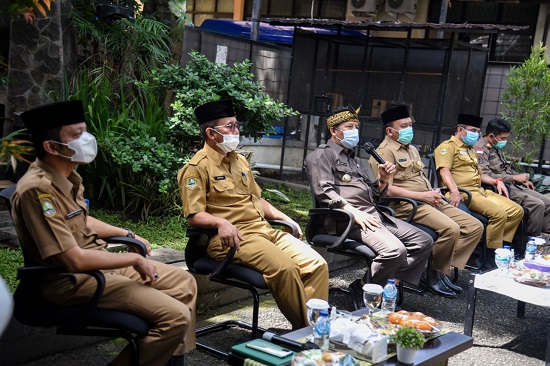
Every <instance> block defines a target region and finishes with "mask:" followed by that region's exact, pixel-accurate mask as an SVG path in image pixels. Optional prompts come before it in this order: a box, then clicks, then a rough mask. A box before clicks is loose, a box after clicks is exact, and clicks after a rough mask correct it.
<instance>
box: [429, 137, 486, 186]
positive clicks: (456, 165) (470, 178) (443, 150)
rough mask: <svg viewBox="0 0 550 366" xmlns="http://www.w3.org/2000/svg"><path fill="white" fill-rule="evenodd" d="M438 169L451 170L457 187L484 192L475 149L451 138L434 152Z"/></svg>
mask: <svg viewBox="0 0 550 366" xmlns="http://www.w3.org/2000/svg"><path fill="white" fill-rule="evenodd" d="M434 159H435V166H436V168H437V169H440V168H449V170H450V171H451V175H452V176H453V180H454V181H455V183H456V185H457V186H459V187H461V188H465V189H468V190H470V191H472V192H479V191H483V188H481V174H482V172H481V168H480V166H479V162H478V158H477V152H476V150H475V149H474V148H473V147H469V146H467V145H466V144H465V143H464V142H462V141H460V140H459V139H457V138H456V137H455V136H451V138H450V139H448V140H446V141H443V142H442V143H441V144H440V145H439V146H438V147H437V148H436V149H435V151H434Z"/></svg>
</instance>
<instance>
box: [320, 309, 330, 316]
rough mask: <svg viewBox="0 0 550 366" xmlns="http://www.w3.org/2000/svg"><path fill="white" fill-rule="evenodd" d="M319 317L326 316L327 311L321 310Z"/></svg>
mask: <svg viewBox="0 0 550 366" xmlns="http://www.w3.org/2000/svg"><path fill="white" fill-rule="evenodd" d="M319 315H321V316H328V311H326V310H321V311H320V312H319Z"/></svg>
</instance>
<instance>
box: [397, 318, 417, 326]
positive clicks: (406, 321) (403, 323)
mask: <svg viewBox="0 0 550 366" xmlns="http://www.w3.org/2000/svg"><path fill="white" fill-rule="evenodd" d="M399 325H400V326H402V327H413V326H414V322H413V321H412V320H410V319H408V318H407V319H401V321H400V322H399Z"/></svg>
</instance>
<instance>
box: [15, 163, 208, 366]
mask: <svg viewBox="0 0 550 366" xmlns="http://www.w3.org/2000/svg"><path fill="white" fill-rule="evenodd" d="M11 202H12V206H13V209H12V216H13V221H14V224H15V227H16V229H17V234H18V236H19V239H20V241H21V243H22V246H23V248H24V250H25V251H26V253H27V254H29V256H30V257H31V258H32V261H33V262H34V264H39V265H60V263H58V261H56V260H55V255H57V254H60V253H62V252H66V251H68V250H70V249H73V248H74V247H76V246H79V247H80V248H82V249H84V250H101V251H104V250H105V247H106V243H105V242H104V241H103V240H101V239H99V238H98V235H97V233H96V232H95V231H94V230H93V229H92V228H90V227H89V226H88V223H87V217H88V210H87V208H86V202H85V201H84V186H83V185H82V179H81V178H80V176H79V175H78V174H77V173H76V171H73V172H72V173H71V174H70V175H69V177H65V176H63V175H62V174H60V173H59V172H58V171H57V170H56V169H54V168H53V167H52V166H50V165H48V164H47V163H46V162H44V161H42V160H40V159H37V160H36V161H35V162H34V163H32V164H31V166H30V167H29V170H28V171H27V173H25V175H24V176H23V177H22V178H21V180H20V181H19V182H18V184H17V189H16V191H15V193H14V194H13V197H12V199H11ZM113 255H116V254H113ZM27 264H28V263H27ZM155 266H156V270H157V273H158V275H159V280H158V281H157V282H156V283H155V284H154V286H150V284H149V283H148V281H144V280H143V279H141V275H140V274H139V273H138V272H137V271H136V270H135V269H134V268H133V267H124V268H118V269H113V270H102V272H103V274H104V275H105V280H106V285H105V290H104V291H103V295H102V296H101V298H100V300H99V303H98V307H102V308H106V309H114V310H121V311H126V312H129V313H133V314H135V315H138V316H140V317H142V318H143V319H145V320H146V321H148V322H149V323H151V324H152V327H151V329H150V332H149V334H148V335H146V336H145V337H143V338H140V339H139V340H138V343H139V346H140V347H139V351H140V355H139V357H140V361H141V362H143V363H144V364H148V365H165V364H166V363H167V362H168V359H169V358H170V356H171V355H172V354H173V353H175V354H181V353H183V352H189V351H190V350H191V349H193V348H195V302H196V298H197V284H196V282H195V279H194V277H193V276H192V275H191V274H190V273H188V272H186V271H182V270H181V269H180V268H176V267H173V266H169V265H166V264H164V263H160V262H159V263H155ZM96 287H97V283H96V281H95V280H94V279H93V278H92V277H91V276H89V275H87V274H84V273H67V274H62V275H55V276H53V277H49V278H47V279H46V280H45V282H44V283H43V284H42V286H41V290H42V294H41V295H42V297H44V298H45V299H46V300H47V301H49V302H52V303H56V304H59V305H73V304H79V303H82V302H85V301H88V300H89V299H90V298H91V296H92V295H93V293H94V292H95V290H96ZM174 299H176V300H177V301H174ZM182 336H183V339H182ZM130 356H131V354H129V352H128V350H125V351H123V352H122V353H121V354H120V355H119V357H118V358H117V359H116V360H115V361H114V362H113V364H114V365H119V364H129V363H130Z"/></svg>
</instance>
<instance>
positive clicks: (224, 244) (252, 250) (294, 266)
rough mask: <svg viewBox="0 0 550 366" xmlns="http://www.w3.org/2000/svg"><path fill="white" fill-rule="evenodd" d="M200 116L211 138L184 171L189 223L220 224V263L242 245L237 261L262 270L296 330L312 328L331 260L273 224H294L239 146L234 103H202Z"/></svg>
mask: <svg viewBox="0 0 550 366" xmlns="http://www.w3.org/2000/svg"><path fill="white" fill-rule="evenodd" d="M195 116H196V117H197V120H198V122H199V128H200V131H201V135H202V137H203V139H204V140H205V142H206V143H205V145H204V148H203V149H202V150H200V151H198V152H197V153H196V154H195V156H193V158H192V159H191V160H190V161H189V163H188V164H186V165H185V166H184V167H183V168H182V169H181V170H180V171H179V173H178V184H179V188H180V193H181V198H182V201H183V209H184V213H185V217H186V218H187V220H188V222H189V225H191V226H195V227H203V228H212V229H217V231H218V234H217V235H215V236H213V237H212V238H211V240H210V242H209V245H208V253H209V255H210V256H211V257H212V258H214V259H217V260H221V259H223V258H224V257H225V255H226V253H227V251H228V250H229V247H233V246H236V247H237V252H236V254H235V259H234V260H235V262H237V263H240V264H243V265H246V266H249V267H251V268H254V269H255V270H257V271H259V272H261V273H263V275H264V278H265V281H266V283H267V285H268V286H269V289H270V290H271V293H272V295H273V297H274V298H275V301H276V302H277V305H278V306H279V309H280V310H281V312H282V313H283V314H284V315H285V317H286V318H287V319H288V320H289V321H290V323H291V324H292V328H293V329H298V328H302V327H305V326H307V325H309V322H308V320H307V307H306V302H307V301H308V300H309V299H311V298H321V299H324V300H327V299H328V266H327V263H326V262H325V260H324V259H323V257H321V255H319V254H318V253H317V252H316V251H315V250H313V249H312V248H311V247H310V246H309V245H308V244H306V243H304V242H302V241H301V240H299V239H297V238H295V237H293V236H292V235H290V234H288V233H285V232H282V231H280V230H276V229H273V228H272V227H271V226H270V225H269V223H268V222H267V221H266V219H279V220H285V221H291V222H293V220H292V219H290V218H289V217H288V216H287V215H285V214H283V213H282V212H280V211H279V210H277V209H276V208H275V207H273V206H272V205H271V204H270V203H269V202H267V201H266V200H264V199H263V198H261V196H260V194H261V189H260V187H259V186H258V184H257V183H256V181H255V180H254V176H253V175H252V172H251V170H250V167H249V166H248V162H247V161H246V159H245V158H244V157H243V156H242V155H240V154H238V153H237V152H235V151H234V150H235V148H236V147H237V145H238V144H239V122H238V121H237V119H236V118H235V112H234V111H233V105H232V102H231V100H220V101H215V102H210V103H206V104H203V105H201V106H199V107H197V108H196V109H195ZM300 234H301V233H300Z"/></svg>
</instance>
